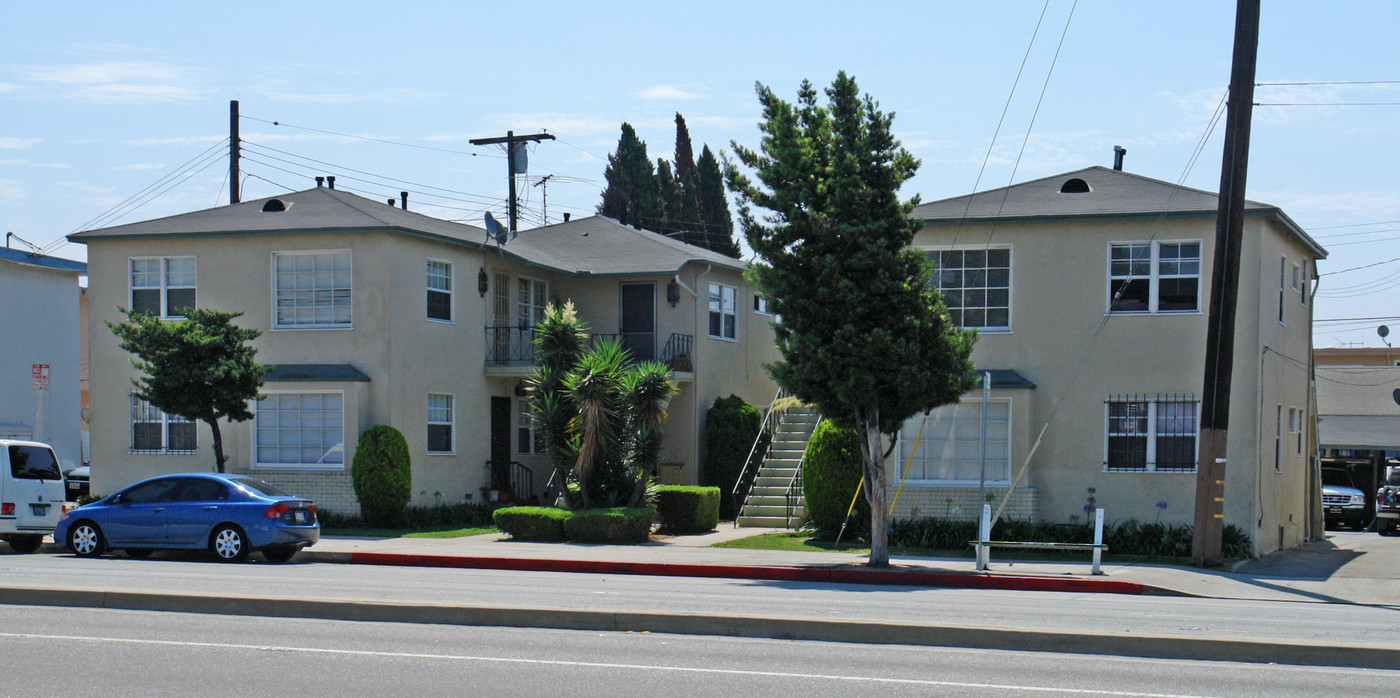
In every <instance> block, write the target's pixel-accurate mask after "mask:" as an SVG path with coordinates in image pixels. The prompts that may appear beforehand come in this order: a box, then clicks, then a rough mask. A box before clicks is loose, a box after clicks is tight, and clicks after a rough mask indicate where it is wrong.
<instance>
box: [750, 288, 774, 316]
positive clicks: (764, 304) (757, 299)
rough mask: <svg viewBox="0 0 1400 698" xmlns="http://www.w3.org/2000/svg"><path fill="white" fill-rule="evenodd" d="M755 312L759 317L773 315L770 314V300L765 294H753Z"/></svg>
mask: <svg viewBox="0 0 1400 698" xmlns="http://www.w3.org/2000/svg"><path fill="white" fill-rule="evenodd" d="M753 311H754V312H755V313H758V314H759V315H772V314H773V313H770V312H768V299H767V298H764V297H763V294H761V293H758V292H755V293H754V294H753Z"/></svg>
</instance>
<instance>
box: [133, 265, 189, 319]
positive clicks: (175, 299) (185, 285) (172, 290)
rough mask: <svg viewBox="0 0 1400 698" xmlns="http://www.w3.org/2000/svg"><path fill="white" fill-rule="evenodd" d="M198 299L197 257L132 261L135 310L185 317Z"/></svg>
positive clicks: (170, 316) (165, 316) (167, 316)
mask: <svg viewBox="0 0 1400 698" xmlns="http://www.w3.org/2000/svg"><path fill="white" fill-rule="evenodd" d="M194 300H195V263H194V257H148V258H140V259H132V260H131V310H132V311H133V312H146V313H150V314H152V315H155V316H156V317H162V318H183V317H184V316H185V315H184V313H183V312H181V311H183V310H184V309H185V308H193V307H195V304H194Z"/></svg>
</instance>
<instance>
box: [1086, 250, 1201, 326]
mask: <svg viewBox="0 0 1400 698" xmlns="http://www.w3.org/2000/svg"><path fill="white" fill-rule="evenodd" d="M1108 248H1109V249H1108V278H1109V281H1108V311H1109V312H1110V313H1184V312H1198V311H1200V309H1201V243H1200V242H1199V241H1187V242H1180V241H1178V242H1130V243H1110V244H1109V246H1108Z"/></svg>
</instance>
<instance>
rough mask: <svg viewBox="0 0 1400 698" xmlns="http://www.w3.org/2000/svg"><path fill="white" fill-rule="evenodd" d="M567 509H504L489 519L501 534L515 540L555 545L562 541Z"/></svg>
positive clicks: (567, 516)
mask: <svg viewBox="0 0 1400 698" xmlns="http://www.w3.org/2000/svg"><path fill="white" fill-rule="evenodd" d="M569 517H570V513H569V511H568V510H567V509H557V508H554V507H505V508H504V509H497V510H496V511H494V512H492V514H491V519H492V520H493V521H495V522H496V528H499V529H501V532H502V533H508V534H510V537H511V538H515V539H517V540H529V541H540V542H545V543H555V542H559V541H563V540H564V522H565V521H567V520H568V519H569Z"/></svg>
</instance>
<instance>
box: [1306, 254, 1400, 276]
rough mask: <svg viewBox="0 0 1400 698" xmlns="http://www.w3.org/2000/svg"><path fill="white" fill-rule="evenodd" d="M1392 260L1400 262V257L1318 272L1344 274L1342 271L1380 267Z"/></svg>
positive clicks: (1327, 274)
mask: <svg viewBox="0 0 1400 698" xmlns="http://www.w3.org/2000/svg"><path fill="white" fill-rule="evenodd" d="M1391 262H1400V257H1395V258H1393V259H1387V260H1385V261H1384V262H1372V263H1370V264H1363V265H1361V266H1359V267H1347V268H1346V269H1338V270H1337V271H1329V272H1327V273H1326V274H1318V276H1331V275H1333V274H1342V273H1344V272H1349V271H1356V270H1357V269H1369V268H1371V267H1378V266H1380V265H1382V264H1390V263H1391Z"/></svg>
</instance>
